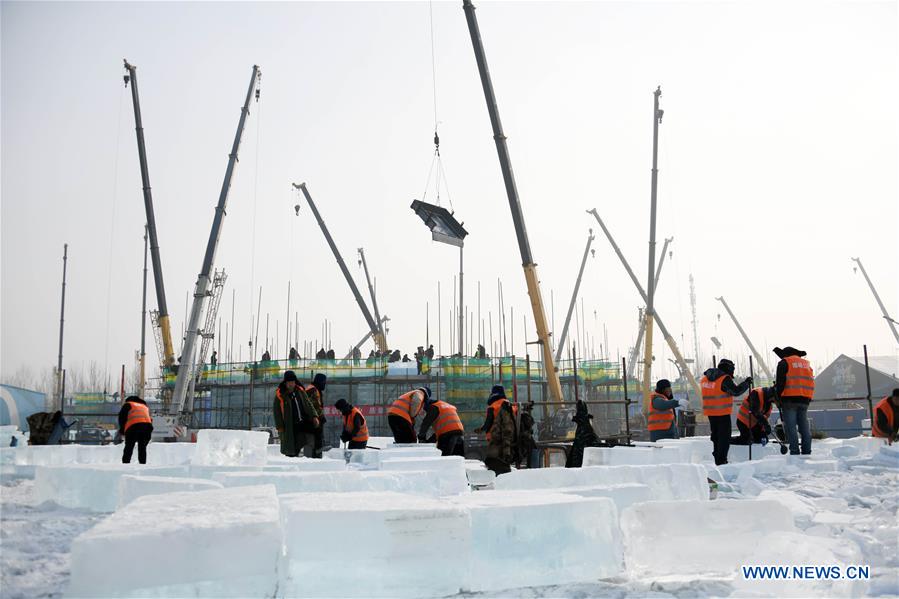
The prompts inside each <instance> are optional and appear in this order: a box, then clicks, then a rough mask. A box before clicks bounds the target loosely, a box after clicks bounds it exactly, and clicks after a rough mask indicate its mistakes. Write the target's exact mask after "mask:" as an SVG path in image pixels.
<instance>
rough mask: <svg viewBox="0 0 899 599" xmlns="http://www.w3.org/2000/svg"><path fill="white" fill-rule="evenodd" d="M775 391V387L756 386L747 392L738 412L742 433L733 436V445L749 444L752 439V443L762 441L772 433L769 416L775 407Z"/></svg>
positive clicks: (739, 427)
mask: <svg viewBox="0 0 899 599" xmlns="http://www.w3.org/2000/svg"><path fill="white" fill-rule="evenodd" d="M775 393H776V392H775V390H774V387H756V388H755V389H751V390H750V391H749V393H747V394H746V397H744V398H743V403H741V404H740V411H739V412H737V430H739V431H740V434H739V435H738V436H736V437H732V438H731V440H730V443H731V445H749V443H750V441H749V440H750V439H752V443H762V439H767V438H768V435H770V434H771V424H770V423H769V422H768V418H770V417H771V410H772V409H773V408H774V394H775Z"/></svg>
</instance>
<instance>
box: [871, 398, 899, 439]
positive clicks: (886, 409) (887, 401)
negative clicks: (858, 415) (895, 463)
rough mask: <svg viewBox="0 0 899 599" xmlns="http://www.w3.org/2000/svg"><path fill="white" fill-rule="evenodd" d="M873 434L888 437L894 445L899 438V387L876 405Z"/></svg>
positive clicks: (883, 437) (872, 425)
mask: <svg viewBox="0 0 899 599" xmlns="http://www.w3.org/2000/svg"><path fill="white" fill-rule="evenodd" d="M871 434H872V435H874V436H875V437H880V438H882V439H886V440H887V443H888V444H890V445H892V444H893V443H894V442H895V441H897V440H899V389H893V394H892V395H888V396H886V397H884V398H883V399H881V400H880V401H879V402H878V403H877V405H876V406H875V407H874V421H873V422H872V423H871Z"/></svg>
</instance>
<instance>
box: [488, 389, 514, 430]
mask: <svg viewBox="0 0 899 599" xmlns="http://www.w3.org/2000/svg"><path fill="white" fill-rule="evenodd" d="M498 401H509V400H508V399H506V397H505V396H504V395H491V396H490V399H488V400H487V417H486V418H485V419H484V424H482V425H481V430H482V431H484V432H485V433H486V432H489V431H490V429H491V428H492V427H493V408H492V406H493V404H494V403H496V402H498ZM510 406H511V404H510Z"/></svg>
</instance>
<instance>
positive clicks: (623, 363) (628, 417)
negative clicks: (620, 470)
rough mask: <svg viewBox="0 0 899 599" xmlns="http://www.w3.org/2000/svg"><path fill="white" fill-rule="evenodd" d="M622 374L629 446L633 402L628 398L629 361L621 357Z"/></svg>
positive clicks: (628, 442) (625, 423)
mask: <svg viewBox="0 0 899 599" xmlns="http://www.w3.org/2000/svg"><path fill="white" fill-rule="evenodd" d="M621 372H622V374H623V376H622V377H621V378H622V382H623V383H624V426H625V430H626V431H627V444H628V445H630V444H631V410H630V406H631V400H630V399H629V398H628V396H627V375H626V374H624V373H626V372H627V360H626V359H625V358H624V356H622V357H621Z"/></svg>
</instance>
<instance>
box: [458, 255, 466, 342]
mask: <svg viewBox="0 0 899 599" xmlns="http://www.w3.org/2000/svg"><path fill="white" fill-rule="evenodd" d="M462 247H463V246H461V245H460V246H459V357H460V358H462V357H464V356H465V345H464V342H463V338H464V337H465V316H464V311H465V304H464V303H463V298H464V294H463V293H462V275H463V269H462Z"/></svg>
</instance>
